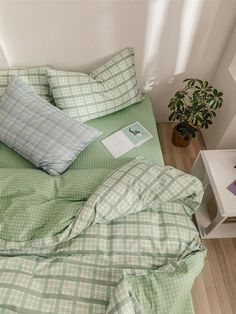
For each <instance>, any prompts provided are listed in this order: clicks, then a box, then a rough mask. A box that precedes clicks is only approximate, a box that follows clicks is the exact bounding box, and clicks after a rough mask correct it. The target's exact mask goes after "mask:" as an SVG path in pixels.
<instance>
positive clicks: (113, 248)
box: [0, 160, 204, 314]
mask: <svg viewBox="0 0 236 314" xmlns="http://www.w3.org/2000/svg"><path fill="white" fill-rule="evenodd" d="M5 171H7V169H6V170H5ZM16 171H19V170H16ZM30 171H36V170H30ZM88 171H89V170H88ZM72 172H73V171H72ZM75 172H76V171H75ZM152 173H153V177H152V175H151V174H152ZM21 175H23V173H21ZM65 175H66V173H65ZM44 176H45V175H44ZM63 176H64V175H63ZM63 176H62V178H61V179H60V181H59V182H58V181H57V180H58V179H57V178H55V177H50V180H51V181H54V180H56V181H57V185H56V189H57V191H58V192H57V193H59V195H58V199H59V198H60V197H59V196H60V195H61V196H62V191H61V190H60V187H61V183H62V182H65V181H64V179H63ZM68 176H69V174H68ZM10 177H11V176H10ZM41 178H42V177H41ZM73 178H74V179H73V187H74V192H73V193H72V194H71V189H70V186H68V184H67V183H65V185H64V188H63V187H61V188H62V190H63V189H64V193H65V195H67V196H66V197H61V201H63V200H65V199H66V200H67V201H69V200H71V201H72V200H74V206H75V207H77V202H76V200H75V198H74V196H75V194H76V188H77V193H78V194H79V195H78V197H77V200H80V202H83V201H84V200H85V199H86V198H88V195H89V194H90V192H92V191H93V190H94V188H95V185H94V182H93V181H94V180H93V178H94V177H93V176H92V175H91V172H90V173H89V175H85V173H84V174H83V180H81V177H80V176H79V175H78V174H77V175H75V176H74V177H73ZM76 178H77V181H76ZM135 178H136V180H135ZM100 179H101V180H102V178H100ZM154 179H155V180H154ZM34 180H35V176H34V175H32V176H31V178H30V176H28V182H29V184H28V185H30V182H31V183H32V187H33V186H34V183H33V182H34ZM37 180H41V179H39V178H37ZM68 180H69V177H68ZM153 181H154V184H155V189H151V191H150V193H149V192H148V190H149V189H150V188H152V184H151V183H152V182H153ZM111 182H113V183H112V185H111V186H110V188H109V183H111ZM145 182H146V184H145ZM125 185H126V191H127V193H125V188H124V186H125ZM9 186H10V185H9ZM37 186H38V191H37V193H40V192H41V194H42V195H45V198H46V197H47V198H48V201H50V199H51V192H52V190H51V189H49V188H48V187H49V185H48V187H46V188H45V189H44V184H40V183H39V182H38V183H37ZM82 186H84V192H83V189H81V187H82ZM173 187H174V190H175V191H174V192H173V191H172V188H173ZM66 190H67V192H66ZM3 191H4V192H5V193H7V189H6V187H5V188H3V189H2V192H1V195H3V199H4V194H3ZM10 191H11V193H12V194H13V193H14V190H12V189H10V188H9V194H10ZM112 191H114V192H115V191H116V193H113V192H112ZM74 193H75V194H74ZM148 193H149V196H150V198H151V199H150V200H149V196H148ZM201 193H202V187H201V184H200V183H199V181H198V179H196V178H194V177H192V176H190V175H187V174H184V173H182V172H181V171H178V170H174V169H173V168H170V167H165V168H162V167H158V166H151V165H150V164H149V163H146V162H145V161H138V160H134V161H132V162H130V163H129V164H127V165H126V166H124V167H122V168H121V169H120V170H117V171H115V172H114V173H113V174H110V175H109V177H108V178H107V179H106V180H105V181H104V183H102V184H101V186H100V187H97V188H96V190H95V192H94V193H92V195H91V196H90V197H89V198H88V200H87V202H86V203H85V204H83V206H82V207H80V208H79V210H78V214H77V216H76V217H75V218H74V219H73V220H72V222H71V224H70V225H69V226H68V227H67V228H66V229H64V230H62V231H61V232H58V234H57V235H56V236H54V237H52V236H48V237H46V238H42V239H35V240H32V241H26V242H8V241H4V240H1V241H0V269H1V272H0V311H2V312H3V313H4V311H5V312H6V313H8V312H10V311H13V310H14V312H16V313H56V314H60V313H71V314H72V313H73V314H74V313H83V314H100V313H106V311H107V313H109V314H111V313H136V314H137V313H139V312H138V311H136V309H138V308H139V307H140V304H139V302H137V304H135V305H134V304H133V300H130V296H129V299H127V281H125V282H124V281H123V283H124V284H122V279H123V278H124V276H125V274H127V271H128V270H129V271H130V272H131V273H133V271H135V274H140V272H145V271H147V272H148V271H151V270H157V269H158V268H159V267H161V266H163V265H166V264H170V263H171V264H173V263H175V262H177V261H178V260H180V259H184V258H185V257H187V256H189V255H191V254H192V252H195V253H197V252H198V251H203V250H204V248H203V246H202V244H201V241H200V239H199V235H198V232H197V230H196V228H195V226H194V225H193V223H192V221H191V219H190V217H189V216H188V215H187V214H186V212H189V210H186V208H188V209H191V210H192V211H193V210H196V209H197V204H199V202H200V199H201ZM115 194H117V195H118V197H119V196H122V195H123V196H124V197H126V201H127V202H126V203H127V208H130V212H128V211H127V210H126V209H125V208H124V206H125V204H124V202H123V203H122V202H118V200H115V198H117V196H116V195H115ZM136 194H138V195H140V202H138V201H137V202H134V204H133V206H131V203H132V202H133V200H134V199H137V198H135V195H136ZM94 195H95V196H96V197H95V196H94ZM147 197H148V198H147ZM189 199H192V201H191V202H189ZM129 200H130V202H129ZM180 200H181V202H180ZM186 200H188V201H187V202H186ZM26 203H27V201H26ZM140 203H143V207H142V206H141V205H140ZM7 204H10V200H9V201H8V203H7ZM25 205H26V204H25ZM91 206H92V207H91ZM112 206H113V211H114V212H115V213H114V214H113V213H112V212H110V208H111V207H112ZM136 206H137V208H136ZM66 209H67V205H66V203H65V211H66ZM22 210H23V209H22ZM25 210H26V211H27V212H29V210H28V209H27V207H26V208H25ZM35 210H36V208H35ZM139 210H141V211H139ZM116 212H117V214H116ZM6 213H7V211H5V214H6ZM123 213H126V214H125V215H123ZM54 214H55V212H54ZM107 214H108V215H109V218H106V215H107ZM47 215H48V216H47V218H48V219H54V215H52V216H50V212H49V211H47ZM33 217H34V215H33V214H32V215H31V216H30V218H33ZM110 219H112V220H111V221H110ZM108 220H109V221H108ZM1 221H2V220H1ZM6 221H7V220H6ZM104 222H105V223H104ZM18 223H19V222H18ZM20 223H22V222H20ZM28 223H29V224H31V223H32V220H31V219H30V220H29V221H28ZM39 226H40V224H38V227H39ZM22 232H23V230H22ZM50 239H51V240H50ZM34 241H35V242H34ZM56 243H57V244H56ZM55 244H56V245H55ZM187 284H188V283H187ZM144 288H145V287H144ZM145 289H146V288H145ZM148 289H149V288H148ZM163 300H164V299H163ZM138 301H139V299H138ZM154 302H155V299H154ZM163 302H164V301H163ZM131 305H132V307H131ZM133 307H134V308H135V310H133ZM145 314H146V313H145ZM186 314H187V313H186Z"/></svg>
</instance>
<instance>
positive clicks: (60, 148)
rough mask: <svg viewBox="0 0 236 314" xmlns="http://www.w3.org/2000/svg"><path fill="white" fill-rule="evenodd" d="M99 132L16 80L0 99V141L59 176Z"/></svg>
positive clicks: (16, 78) (19, 80) (38, 165)
mask: <svg viewBox="0 0 236 314" xmlns="http://www.w3.org/2000/svg"><path fill="white" fill-rule="evenodd" d="M100 134H101V132H100V131H98V130H97V129H94V128H92V127H90V126H87V125H84V124H82V123H80V122H79V121H76V120H75V119H73V118H71V117H69V116H68V115H66V114H65V113H64V112H63V111H61V110H59V109H58V108H56V107H55V106H53V105H51V104H50V103H48V102H47V101H46V100H44V99H42V98H41V97H40V96H38V95H37V94H36V93H35V92H34V91H33V90H32V89H31V88H30V87H29V86H28V85H26V84H25V83H24V82H23V81H21V79H19V78H18V77H15V78H14V79H13V80H12V82H11V83H10V84H9V85H8V87H7V88H6V90H5V93H4V94H3V96H2V97H1V99H0V141H2V142H3V143H5V144H6V145H8V146H9V147H10V148H12V149H14V150H15V151H16V152H18V153H19V154H20V155H22V156H23V157H24V158H26V159H28V160H30V161H31V162H32V163H34V164H35V165H36V166H37V167H39V168H42V169H43V170H45V171H47V172H48V173H49V174H51V175H59V174H61V173H62V172H64V171H65V170H66V169H67V167H68V166H69V165H70V164H71V163H72V162H73V160H74V159H75V158H76V157H77V155H78V154H79V153H80V152H81V151H82V150H84V149H85V148H86V147H87V146H88V145H89V144H90V143H91V142H92V141H93V140H94V139H95V138H96V137H98V136H99V135H100Z"/></svg>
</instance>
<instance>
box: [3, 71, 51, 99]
mask: <svg viewBox="0 0 236 314" xmlns="http://www.w3.org/2000/svg"><path fill="white" fill-rule="evenodd" d="M46 69H47V67H32V68H8V69H0V97H1V96H2V95H3V93H4V91H5V89H6V88H7V86H8V84H9V83H10V82H11V80H12V78H13V77H14V76H18V77H20V78H21V80H22V81H24V82H25V83H26V84H28V85H29V86H30V87H31V88H32V89H33V90H34V91H35V92H36V93H37V94H38V95H40V96H41V97H43V98H44V99H47V100H51V98H52V97H51V95H50V89H49V84H48V80H47V72H46Z"/></svg>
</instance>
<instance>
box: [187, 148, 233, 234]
mask: <svg viewBox="0 0 236 314" xmlns="http://www.w3.org/2000/svg"><path fill="white" fill-rule="evenodd" d="M235 165H236V150H202V151H200V152H199V154H198V156H197V159H196V161H195V163H194V165H193V168H192V171H191V173H192V174H193V175H195V176H196V177H198V178H199V179H200V180H201V181H202V182H203V186H204V197H203V201H202V204H201V207H200V208H199V209H198V210H197V212H196V220H197V225H198V228H199V232H200V234H201V236H202V238H235V237H236V196H235V195H234V194H233V193H231V192H230V191H229V190H228V189H227V186H229V185H230V184H231V183H232V182H233V181H234V180H236V168H234V166H235ZM214 210H215V213H216V215H213V213H212V212H213V211H214ZM212 216H214V217H212Z"/></svg>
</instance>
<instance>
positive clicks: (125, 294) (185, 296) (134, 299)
mask: <svg viewBox="0 0 236 314" xmlns="http://www.w3.org/2000/svg"><path fill="white" fill-rule="evenodd" d="M205 256H206V250H202V251H199V252H197V253H196V254H194V253H193V254H191V255H190V256H187V257H185V258H182V259H179V260H174V261H172V262H171V263H169V264H167V265H164V266H162V267H160V268H158V269H157V270H125V271H124V276H123V279H122V280H121V282H120V283H119V285H118V286H117V287H116V289H115V291H114V292H113V294H112V297H111V300H110V303H109V307H108V309H107V314H109V313H117V314H118V313H130V314H131V313H132V314H145V313H148V314H167V313H168V314H190V313H194V308H193V304H192V298H191V293H190V292H191V289H192V286H193V283H194V280H195V278H196V277H197V275H198V274H199V273H200V272H201V270H202V268H203V264H204V258H205ZM120 298H122V301H121V300H120ZM118 299H119V302H117V300H118ZM121 302H122V303H123V307H122V310H123V312H120V308H119V307H117V304H119V303H121Z"/></svg>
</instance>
